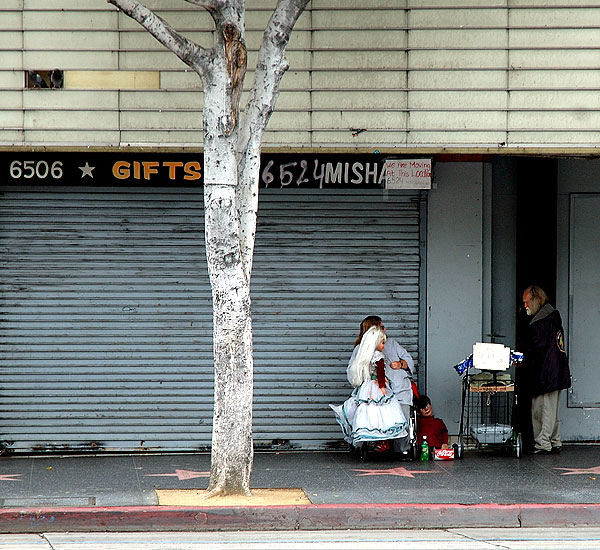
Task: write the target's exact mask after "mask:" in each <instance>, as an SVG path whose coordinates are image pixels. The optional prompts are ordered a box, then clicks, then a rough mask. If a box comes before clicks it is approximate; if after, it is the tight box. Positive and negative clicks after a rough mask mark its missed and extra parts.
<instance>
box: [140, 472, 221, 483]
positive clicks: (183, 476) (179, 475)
mask: <svg viewBox="0 0 600 550" xmlns="http://www.w3.org/2000/svg"><path fill="white" fill-rule="evenodd" d="M144 477H176V478H177V479H179V480H180V481H181V480H182V479H194V478H196V477H210V472H194V471H193V470H175V473H174V474H146V475H145V476H144Z"/></svg>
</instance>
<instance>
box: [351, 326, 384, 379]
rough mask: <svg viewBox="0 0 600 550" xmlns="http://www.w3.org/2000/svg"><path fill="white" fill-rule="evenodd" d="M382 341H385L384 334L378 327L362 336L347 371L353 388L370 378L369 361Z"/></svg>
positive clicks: (372, 328)
mask: <svg viewBox="0 0 600 550" xmlns="http://www.w3.org/2000/svg"><path fill="white" fill-rule="evenodd" d="M382 340H383V341H385V333H384V332H383V330H382V329H381V328H380V327H371V328H370V329H369V330H367V332H365V333H364V334H363V337H362V340H361V341H360V344H359V345H358V351H357V352H356V357H355V358H354V361H352V364H351V365H350V368H349V370H348V379H349V380H350V384H352V386H353V387H355V388H357V387H358V386H360V385H361V384H362V383H363V382H365V381H367V380H369V379H370V378H371V359H372V358H373V354H374V353H375V350H376V349H377V346H378V345H379V344H380V342H381V341H382Z"/></svg>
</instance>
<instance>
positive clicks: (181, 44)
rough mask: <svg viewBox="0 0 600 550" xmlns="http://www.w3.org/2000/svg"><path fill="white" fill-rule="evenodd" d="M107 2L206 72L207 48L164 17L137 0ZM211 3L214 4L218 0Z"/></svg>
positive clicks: (177, 54)
mask: <svg viewBox="0 0 600 550" xmlns="http://www.w3.org/2000/svg"><path fill="white" fill-rule="evenodd" d="M188 1H189V0H188ZM107 2H108V3H109V4H113V5H114V6H116V7H117V8H119V9H120V10H121V11H122V12H123V13H124V14H126V15H128V16H129V17H131V18H132V19H133V20H135V21H137V22H138V23H139V24H140V25H141V26H142V27H144V28H145V29H146V30H147V31H148V32H149V33H150V34H151V35H152V36H153V37H154V38H156V40H158V41H159V42H160V43H161V44H162V45H163V46H165V47H166V48H168V49H169V50H171V51H172V52H173V53H174V54H175V55H176V56H177V57H179V59H181V60H182V61H183V62H184V63H185V64H186V65H188V66H190V67H191V68H193V69H194V70H195V71H196V72H198V73H199V74H200V75H201V76H202V75H204V74H206V69H207V67H208V63H209V55H208V50H206V49H204V48H202V47H200V46H199V45H198V44H196V43H195V42H192V41H191V40H189V39H188V38H186V37H185V36H183V35H182V34H180V33H178V32H177V31H176V30H175V29H173V27H171V26H170V25H169V24H168V23H167V22H166V21H165V20H164V19H162V18H161V17H159V16H158V15H156V14H155V13H154V12H152V11H151V10H149V9H148V8H147V7H146V6H144V5H143V4H141V3H140V2H138V1H137V0H107ZM211 3H214V4H216V3H218V0H215V2H211Z"/></svg>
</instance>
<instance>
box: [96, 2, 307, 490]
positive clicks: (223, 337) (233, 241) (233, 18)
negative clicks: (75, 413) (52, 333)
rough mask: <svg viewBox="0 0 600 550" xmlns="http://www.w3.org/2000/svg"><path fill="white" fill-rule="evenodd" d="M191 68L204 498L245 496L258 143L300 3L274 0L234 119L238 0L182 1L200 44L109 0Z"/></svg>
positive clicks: (138, 9) (238, 77)
mask: <svg viewBox="0 0 600 550" xmlns="http://www.w3.org/2000/svg"><path fill="white" fill-rule="evenodd" d="M107 1H108V2H109V3H111V4H114V5H115V6H116V7H117V8H119V9H120V10H121V11H123V12H124V13H125V14H127V15H128V16H129V17H131V18H132V19H134V20H136V21H137V22H138V23H140V25H142V26H143V27H144V28H145V29H146V30H147V31H148V32H149V33H150V34H152V36H154V38H156V39H157V40H158V41H159V42H161V43H162V44H163V45H164V46H165V47H167V48H169V49H170V50H171V51H172V52H173V53H175V54H176V55H177V56H178V57H179V58H180V59H182V60H183V61H184V62H185V63H187V64H188V65H189V66H190V67H191V68H193V69H194V70H195V71H196V72H197V73H198V74H199V75H200V78H201V79H202V83H203V89H204V105H205V107H204V208H205V220H206V222H205V240H206V257H207V263H208V272H209V277H210V284H211V288H212V298H213V341H214V368H215V388H214V391H215V405H214V416H213V437H212V457H211V458H212V464H211V476H210V484H209V494H210V495H219V494H245V495H248V494H250V478H251V474H252V464H253V444H252V397H253V371H254V356H253V349H252V317H251V303H250V275H251V272H252V257H253V252H254V240H255V234H256V215H257V211H258V181H259V168H260V144H261V141H262V136H263V133H264V130H265V128H266V126H267V123H268V121H269V117H270V116H271V113H272V111H273V108H274V106H275V102H276V100H277V95H278V90H279V83H280V81H281V78H282V76H283V74H284V73H285V71H286V69H287V66H288V65H287V61H286V60H285V57H284V53H285V48H286V46H287V44H288V41H289V38H290V33H291V31H292V29H293V27H294V25H295V23H296V21H297V19H298V17H299V16H300V14H301V13H302V11H303V10H304V7H305V6H306V4H307V3H308V0H278V3H277V7H276V9H275V11H274V12H273V15H272V17H271V19H270V21H269V24H268V26H267V28H266V30H265V33H264V36H263V42H262V45H261V48H260V51H259V56H258V63H257V67H256V71H255V80H254V84H253V86H252V90H251V92H250V99H249V101H248V105H247V107H246V110H245V112H244V113H243V117H242V122H241V123H240V115H239V113H240V96H241V90H242V85H243V80H244V75H245V71H246V48H245V45H244V15H245V0H186V1H187V2H189V3H191V4H195V5H197V6H201V7H203V8H205V9H207V10H208V11H209V13H210V14H211V15H212V17H213V19H214V21H215V37H216V39H215V43H214V45H213V46H212V47H211V48H208V49H207V48H202V47H200V46H199V45H197V44H195V43H193V42H191V41H190V40H189V39H187V38H186V37H184V36H183V35H180V34H179V33H178V32H177V31H175V30H174V29H173V28H172V27H170V26H169V25H168V23H166V22H165V21H164V20H163V19H161V18H160V17H158V16H157V15H156V14H154V13H153V12H152V11H151V10H149V9H148V8H146V7H145V6H144V5H143V4H141V3H140V2H139V1H138V0H107Z"/></svg>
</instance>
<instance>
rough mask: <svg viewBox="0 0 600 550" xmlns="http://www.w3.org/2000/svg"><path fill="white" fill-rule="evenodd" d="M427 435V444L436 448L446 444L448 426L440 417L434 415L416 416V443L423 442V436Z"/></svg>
mask: <svg viewBox="0 0 600 550" xmlns="http://www.w3.org/2000/svg"><path fill="white" fill-rule="evenodd" d="M424 435H426V436H427V444H428V445H429V446H430V447H435V448H436V449H439V448H441V446H442V445H447V444H448V428H446V424H444V421H443V420H442V419H441V418H436V417H435V416H418V417H417V444H418V445H420V444H421V443H422V442H423V436H424Z"/></svg>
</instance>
